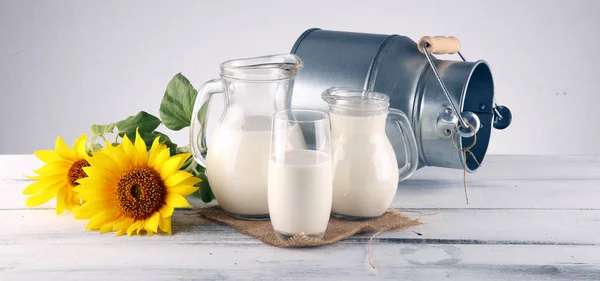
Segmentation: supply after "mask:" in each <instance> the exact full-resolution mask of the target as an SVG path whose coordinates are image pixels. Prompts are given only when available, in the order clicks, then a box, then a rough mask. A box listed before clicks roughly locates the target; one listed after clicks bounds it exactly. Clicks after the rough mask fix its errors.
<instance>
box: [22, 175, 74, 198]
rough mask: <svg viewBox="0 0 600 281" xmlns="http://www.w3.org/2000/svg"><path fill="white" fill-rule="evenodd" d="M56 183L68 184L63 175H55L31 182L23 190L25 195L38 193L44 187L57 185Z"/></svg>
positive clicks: (60, 184)
mask: <svg viewBox="0 0 600 281" xmlns="http://www.w3.org/2000/svg"><path fill="white" fill-rule="evenodd" d="M56 185H59V186H66V185H67V181H66V180H65V178H64V177H62V176H53V177H48V178H44V179H42V180H39V181H36V182H34V183H32V184H30V185H29V186H27V187H26V188H25V189H24V190H23V194H25V195H32V194H36V193H38V192H40V191H41V190H42V189H45V188H49V187H52V186H56Z"/></svg>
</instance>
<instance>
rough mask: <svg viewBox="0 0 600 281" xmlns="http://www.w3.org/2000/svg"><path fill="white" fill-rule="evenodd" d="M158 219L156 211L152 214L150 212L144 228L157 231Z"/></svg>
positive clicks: (158, 215)
mask: <svg viewBox="0 0 600 281" xmlns="http://www.w3.org/2000/svg"><path fill="white" fill-rule="evenodd" d="M159 220H160V214H159V213H158V212H154V214H152V216H151V217H150V218H149V219H147V220H146V222H145V226H144V227H145V228H146V229H147V230H151V231H154V232H157V231H158V221H159Z"/></svg>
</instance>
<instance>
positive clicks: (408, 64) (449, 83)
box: [291, 28, 512, 172]
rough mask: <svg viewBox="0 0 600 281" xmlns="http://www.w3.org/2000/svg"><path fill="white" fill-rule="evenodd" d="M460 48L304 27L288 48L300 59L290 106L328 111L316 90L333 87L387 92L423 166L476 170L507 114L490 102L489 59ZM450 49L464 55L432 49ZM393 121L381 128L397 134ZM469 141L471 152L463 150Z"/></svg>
mask: <svg viewBox="0 0 600 281" xmlns="http://www.w3.org/2000/svg"><path fill="white" fill-rule="evenodd" d="M459 48H460V41H458V39H456V38H454V37H423V38H422V39H421V40H420V42H419V43H417V42H414V41H413V40H411V39H410V38H408V37H405V36H400V35H381V34H367V33H354V32H340V31H328V30H321V29H318V28H314V29H309V30H307V31H305V32H304V33H303V34H302V35H300V37H299V38H298V39H297V41H296V43H295V44H294V46H293V47H292V50H291V53H293V54H296V55H298V56H299V57H300V58H302V60H303V61H304V69H303V71H302V72H300V73H299V74H298V76H297V77H296V82H295V88H294V94H293V95H292V108H310V109H321V110H327V103H326V102H324V101H323V100H322V99H321V96H320V94H321V93H322V92H323V91H325V90H326V89H328V88H330V87H345V88H355V89H363V90H366V91H374V92H380V93H384V94H387V95H389V97H390V108H395V109H399V110H401V111H403V112H405V113H406V115H407V116H408V118H409V120H410V122H411V125H412V128H413V131H414V134H415V136H416V140H417V145H418V148H419V166H420V167H422V166H437V167H446V168H455V169H463V167H464V168H466V170H467V171H469V172H474V171H475V170H477V168H479V166H480V165H481V163H482V162H483V159H484V157H485V154H486V151H487V148H488V144H489V141H490V134H491V130H492V126H493V127H494V128H496V129H504V128H506V127H508V126H509V125H510V122H511V119H512V114H511V112H510V110H509V109H508V108H507V107H505V106H501V105H496V103H495V101H494V82H493V78H492V73H491V71H490V67H489V65H488V64H487V62H485V61H483V60H478V61H475V62H468V61H466V60H465V59H464V57H463V55H462V54H461V53H460V51H459ZM453 53H458V54H459V56H460V57H461V59H462V60H461V61H452V60H439V59H436V58H435V57H434V56H433V54H453ZM392 123H393V122H389V121H388V124H387V128H386V133H388V135H390V139H398V138H399V136H393V132H394V131H397V130H396V129H395V128H394V126H395V125H394V124H392ZM475 139H476V141H475ZM474 142H475V143H474ZM473 143H474V144H473ZM467 148H468V149H469V151H470V153H468V154H467V153H463V151H461V150H465V149H467ZM400 151H401V150H400ZM465 155H466V161H465ZM398 159H404V157H402V156H401V155H399V156H398ZM465 163H466V165H465Z"/></svg>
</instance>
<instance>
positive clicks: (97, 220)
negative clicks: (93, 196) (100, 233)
mask: <svg viewBox="0 0 600 281" xmlns="http://www.w3.org/2000/svg"><path fill="white" fill-rule="evenodd" d="M109 210H110V209H109ZM117 217H118V214H117V213H115V212H112V211H103V212H99V213H97V214H96V215H94V216H93V217H92V218H91V219H90V221H89V222H88V224H87V228H86V230H98V229H100V227H102V226H103V225H105V224H107V223H109V222H112V221H114V220H115V218H117Z"/></svg>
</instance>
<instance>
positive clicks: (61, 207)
mask: <svg viewBox="0 0 600 281" xmlns="http://www.w3.org/2000/svg"><path fill="white" fill-rule="evenodd" d="M67 188H69V187H68V186H65V187H63V188H61V189H60V190H58V193H57V194H56V215H57V216H58V215H60V214H62V213H63V212H64V211H65V205H66V200H68V199H69V198H68V196H69V190H68V189H67Z"/></svg>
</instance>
